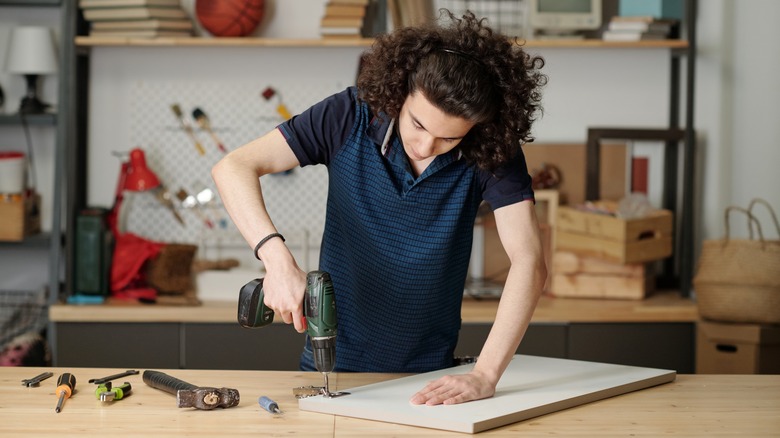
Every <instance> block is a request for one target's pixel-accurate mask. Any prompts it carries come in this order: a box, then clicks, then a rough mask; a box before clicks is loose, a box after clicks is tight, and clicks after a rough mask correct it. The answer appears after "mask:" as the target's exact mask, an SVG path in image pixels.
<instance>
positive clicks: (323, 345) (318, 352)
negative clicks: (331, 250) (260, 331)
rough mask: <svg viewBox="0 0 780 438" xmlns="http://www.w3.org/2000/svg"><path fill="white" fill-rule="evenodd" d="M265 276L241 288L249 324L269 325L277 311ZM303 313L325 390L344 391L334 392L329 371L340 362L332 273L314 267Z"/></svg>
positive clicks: (243, 319) (241, 319)
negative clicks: (265, 288)
mask: <svg viewBox="0 0 780 438" xmlns="http://www.w3.org/2000/svg"><path fill="white" fill-rule="evenodd" d="M264 298H265V296H264V293H263V279H262V278H256V279H254V280H252V281H250V282H249V283H247V284H245V285H244V286H243V287H242V288H241V292H240V293H239V298H238V323H239V324H240V325H241V326H242V327H245V328H260V327H265V326H267V325H268V324H270V323H271V322H273V320H274V313H273V311H272V310H271V309H269V308H268V307H267V306H266V305H265V303H263V299H264ZM303 316H304V317H305V318H306V326H307V327H306V332H307V333H308V335H309V338H310V339H311V344H312V349H313V353H314V366H315V367H316V368H317V371H319V372H321V373H322V374H323V376H324V378H325V387H324V390H323V393H324V395H325V396H327V397H334V396H337V395H340V394H339V393H331V392H330V390H329V386H328V374H329V373H330V372H331V371H333V369H334V367H335V366H336V327H337V316H336V294H335V292H334V291H333V281H332V280H331V278H330V274H328V273H327V272H324V271H312V272H309V273H308V275H307V276H306V291H305V293H304V296H303Z"/></svg>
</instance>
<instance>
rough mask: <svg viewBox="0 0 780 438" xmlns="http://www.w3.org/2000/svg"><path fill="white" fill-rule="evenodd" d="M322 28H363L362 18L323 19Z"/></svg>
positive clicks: (321, 21) (326, 17)
mask: <svg viewBox="0 0 780 438" xmlns="http://www.w3.org/2000/svg"><path fill="white" fill-rule="evenodd" d="M320 27H356V28H358V29H360V28H362V27H363V18H362V17H328V16H325V17H322V20H320Z"/></svg>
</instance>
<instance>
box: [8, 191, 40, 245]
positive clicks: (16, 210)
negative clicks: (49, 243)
mask: <svg viewBox="0 0 780 438" xmlns="http://www.w3.org/2000/svg"><path fill="white" fill-rule="evenodd" d="M40 231H41V197H40V195H38V194H37V193H34V194H32V195H24V194H12V195H0V241H8V242H17V241H21V240H23V239H24V238H25V237H27V236H30V235H33V234H36V233H39V232H40Z"/></svg>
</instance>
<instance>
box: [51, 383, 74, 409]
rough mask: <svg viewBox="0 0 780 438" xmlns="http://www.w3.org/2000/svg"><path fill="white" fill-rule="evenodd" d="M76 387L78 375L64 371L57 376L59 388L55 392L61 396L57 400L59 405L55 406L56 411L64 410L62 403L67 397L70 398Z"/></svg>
mask: <svg viewBox="0 0 780 438" xmlns="http://www.w3.org/2000/svg"><path fill="white" fill-rule="evenodd" d="M75 387H76V377H74V376H73V374H71V373H62V374H61V375H60V377H58V378H57V389H55V390H54V394H55V395H57V396H58V397H59V400H57V407H56V408H54V412H57V413H59V412H60V411H61V410H62V403H63V402H64V401H65V399H67V398H70V396H71V394H73V389H74V388H75Z"/></svg>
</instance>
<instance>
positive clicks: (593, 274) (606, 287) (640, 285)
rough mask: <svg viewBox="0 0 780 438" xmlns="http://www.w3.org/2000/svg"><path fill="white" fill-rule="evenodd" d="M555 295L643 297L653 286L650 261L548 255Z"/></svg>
mask: <svg viewBox="0 0 780 438" xmlns="http://www.w3.org/2000/svg"><path fill="white" fill-rule="evenodd" d="M551 271H552V273H553V275H552V284H551V287H550V288H551V292H552V294H553V295H554V296H556V297H577V298H619V299H635V300H639V299H643V298H645V297H646V296H647V295H648V294H649V293H651V292H653V290H654V289H655V281H654V280H655V276H654V275H653V274H654V273H653V265H652V264H651V263H629V264H620V263H614V262H610V261H607V260H603V259H600V258H596V257H589V256H584V255H580V254H576V253H573V252H568V251H556V252H555V254H553V257H552V267H551Z"/></svg>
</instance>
